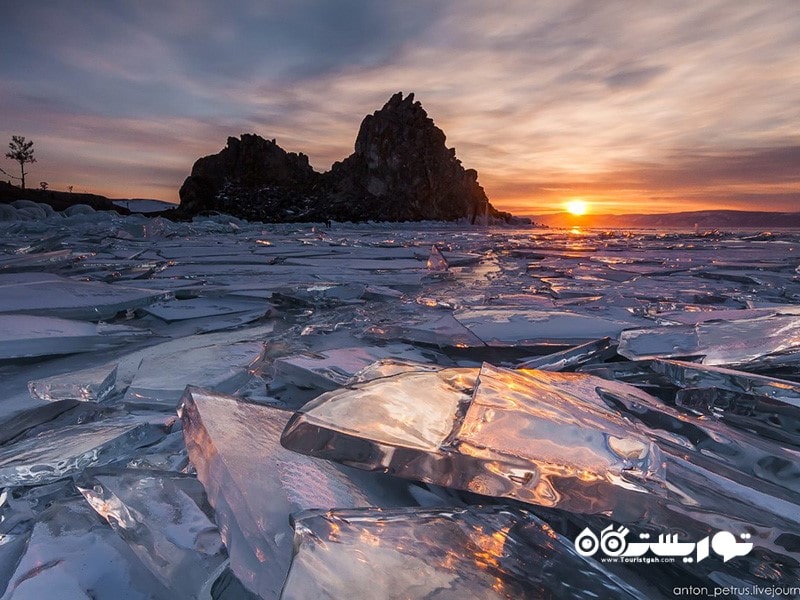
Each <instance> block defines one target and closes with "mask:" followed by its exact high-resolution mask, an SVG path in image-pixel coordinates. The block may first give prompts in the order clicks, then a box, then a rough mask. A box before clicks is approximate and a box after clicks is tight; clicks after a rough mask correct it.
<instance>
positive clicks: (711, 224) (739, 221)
mask: <svg viewBox="0 0 800 600" xmlns="http://www.w3.org/2000/svg"><path fill="white" fill-rule="evenodd" d="M526 216H529V217H530V218H531V219H532V220H533V221H534V222H535V223H537V224H542V225H547V226H548V227H575V226H576V225H577V226H583V227H590V228H598V227H600V228H602V227H609V228H618V227H629V228H642V229H660V228H667V229H674V228H681V229H684V228H685V229H692V228H694V227H695V225H696V226H697V227H698V228H699V229H733V228H738V229H741V228H751V227H756V228H800V212H767V211H748V210H698V211H688V212H677V213H658V214H624V215H592V214H589V215H584V216H581V217H577V216H575V215H572V214H569V213H555V214H550V215H526Z"/></svg>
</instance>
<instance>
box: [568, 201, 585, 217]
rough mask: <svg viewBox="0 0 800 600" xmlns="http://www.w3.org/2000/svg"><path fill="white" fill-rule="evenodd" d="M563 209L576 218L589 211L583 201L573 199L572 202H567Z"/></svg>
mask: <svg viewBox="0 0 800 600" xmlns="http://www.w3.org/2000/svg"><path fill="white" fill-rule="evenodd" d="M564 208H566V209H567V212H568V213H570V214H572V215H575V216H576V217H580V216H582V215H585V214H586V213H587V212H588V211H589V204H588V203H587V202H586V201H585V200H581V199H580V198H575V199H574V200H570V201H569V202H567V203H566V204H565V205H564Z"/></svg>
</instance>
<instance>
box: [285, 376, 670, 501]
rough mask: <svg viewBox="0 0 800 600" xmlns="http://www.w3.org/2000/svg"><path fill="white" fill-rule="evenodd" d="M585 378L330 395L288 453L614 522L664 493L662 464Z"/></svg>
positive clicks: (392, 385)
mask: <svg viewBox="0 0 800 600" xmlns="http://www.w3.org/2000/svg"><path fill="white" fill-rule="evenodd" d="M587 377H588V376H580V375H561V374H557V373H547V372H543V371H528V372H520V371H511V370H508V369H498V368H496V367H493V366H491V365H489V364H484V366H483V367H482V368H481V369H480V371H478V370H475V369H443V370H441V371H438V372H434V373H427V372H411V373H402V374H399V375H395V376H393V377H386V378H383V379H378V380H375V381H373V382H369V383H366V384H363V385H360V386H356V387H355V388H354V389H344V390H339V391H335V392H329V393H327V394H323V395H322V396H320V397H319V398H318V399H316V400H314V401H313V402H311V403H309V404H307V405H306V406H305V407H304V408H303V409H302V411H301V412H299V413H298V414H297V415H296V416H295V417H294V418H293V419H292V420H291V421H290V422H289V424H288V425H287V428H286V431H285V432H284V434H283V436H282V438H281V443H282V444H283V445H284V446H285V447H287V448H290V449H292V450H295V451H298V452H303V453H305V454H310V455H312V456H318V457H321V458H328V459H332V460H337V461H340V462H343V463H344V464H348V465H352V466H356V467H361V468H366V469H370V470H379V471H384V472H388V473H392V474H395V475H399V476H402V477H408V478H411V479H418V480H421V481H426V482H429V483H436V484H438V485H444V486H448V487H455V488H459V489H465V490H469V491H473V492H477V493H480V494H485V495H489V496H502V497H510V498H517V499H520V500H524V501H526V502H531V503H534V504H539V505H543V506H552V507H555V506H558V507H560V508H563V509H567V510H573V511H576V512H590V513H595V512H604V511H608V512H610V513H611V514H613V511H614V510H615V507H616V505H617V504H618V503H624V504H626V505H627V504H628V503H630V502H631V498H629V496H632V495H633V494H634V493H637V492H638V493H647V492H652V493H659V492H660V490H659V487H660V485H661V484H663V481H664V471H663V464H662V459H661V453H660V451H659V449H658V447H657V446H656V445H655V444H653V443H652V442H651V441H650V440H648V439H647V438H646V437H644V436H643V435H641V434H640V433H639V432H638V431H636V429H634V428H633V427H631V426H630V425H629V423H627V422H626V421H625V420H623V419H621V418H619V416H618V415H617V413H615V412H614V411H612V410H610V409H608V408H607V407H606V406H605V405H604V404H603V403H602V402H601V401H599V399H598V397H597V394H596V392H594V393H593V390H592V384H591V383H589V384H587V383H585V382H583V381H581V379H585V378H587ZM591 379H594V378H591ZM596 381H597V383H598V384H602V383H603V382H602V380H599V379H598V380H596ZM595 385H597V384H595ZM631 390H632V393H634V394H635V393H639V392H638V390H636V389H635V388H631ZM586 392H588V393H589V394H593V395H594V397H595V401H594V402H592V401H591V400H590V399H589V398H587V397H586ZM642 508H643V510H644V509H645V505H643V506H642ZM628 509H629V507H627V506H626V510H628Z"/></svg>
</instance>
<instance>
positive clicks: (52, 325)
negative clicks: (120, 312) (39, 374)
mask: <svg viewBox="0 0 800 600" xmlns="http://www.w3.org/2000/svg"><path fill="white" fill-rule="evenodd" d="M147 335H149V334H148V332H146V331H142V330H141V329H137V328H135V327H126V326H124V325H107V324H104V323H99V324H95V323H86V322H83V321H71V320H67V319H59V318H56V317H40V316H33V315H0V360H3V359H12V358H29V357H39V356H53V355H57V354H75V353H78V352H88V351H95V350H105V349H108V348H112V347H114V346H119V345H122V344H125V343H127V342H128V341H130V340H132V339H136V338H139V337H144V336H147Z"/></svg>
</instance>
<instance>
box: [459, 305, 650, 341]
mask: <svg viewBox="0 0 800 600" xmlns="http://www.w3.org/2000/svg"><path fill="white" fill-rule="evenodd" d="M453 316H454V317H455V318H456V320H457V321H458V322H459V323H461V324H463V325H464V326H465V327H466V328H467V329H468V330H469V331H470V332H472V333H473V334H474V335H475V336H476V337H478V338H480V339H481V340H483V341H484V342H486V343H487V344H488V345H490V346H514V345H521V346H531V345H537V344H566V345H572V344H583V343H586V342H591V341H594V340H597V339H599V338H602V337H614V338H616V337H617V335H619V333H620V331H622V330H623V329H625V328H627V327H633V326H635V325H637V324H638V323H640V321H637V320H635V319H634V318H633V317H631V320H630V321H621V320H618V319H609V318H604V317H598V316H595V315H592V316H587V315H581V314H577V313H570V312H563V311H562V312H558V311H532V310H520V309H513V310H510V309H498V308H476V309H465V310H460V311H457V312H456V313H455V314H454V315H453Z"/></svg>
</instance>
